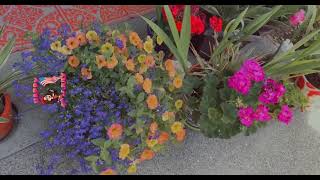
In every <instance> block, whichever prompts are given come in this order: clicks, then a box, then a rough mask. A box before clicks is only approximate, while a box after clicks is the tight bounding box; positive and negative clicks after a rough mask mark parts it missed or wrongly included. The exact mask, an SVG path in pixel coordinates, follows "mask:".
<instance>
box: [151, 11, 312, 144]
mask: <svg viewBox="0 0 320 180" xmlns="http://www.w3.org/2000/svg"><path fill="white" fill-rule="evenodd" d="M281 8H282V6H274V7H272V9H271V10H270V11H268V12H266V13H264V14H262V15H261V16H259V17H256V18H254V19H253V20H251V21H250V22H249V24H248V25H246V26H244V27H242V28H241V29H239V27H238V26H239V25H240V23H241V22H242V21H243V19H244V17H245V15H246V13H247V12H248V8H246V9H245V10H244V11H242V12H241V13H240V15H238V16H237V17H236V18H235V19H234V20H232V21H230V22H229V23H228V24H227V25H226V27H227V28H226V29H225V30H224V33H223V37H222V39H221V40H218V39H216V41H218V42H219V43H217V46H215V47H213V53H212V55H211V57H210V59H209V61H206V60H204V59H203V58H202V57H201V56H200V55H199V54H197V51H196V50H195V49H194V48H192V51H193V52H194V54H195V56H196V61H195V62H197V63H196V64H194V65H193V66H191V69H189V70H187V71H185V72H187V73H186V76H185V86H184V88H183V89H182V91H184V92H185V93H186V94H187V96H186V99H187V100H189V101H187V102H186V104H187V107H188V106H189V107H190V108H188V110H189V112H191V113H192V114H189V115H190V116H193V114H195V116H194V117H193V118H190V120H191V121H189V122H187V125H188V126H190V127H192V128H193V129H196V130H201V131H202V132H203V133H204V134H205V135H207V136H209V137H220V138H230V137H231V136H233V135H235V134H237V133H239V132H243V131H245V132H246V133H247V134H248V133H250V132H253V131H255V130H256V127H259V126H260V125H261V124H263V123H257V124H255V123H253V126H252V127H251V126H250V128H247V127H246V125H245V124H242V125H241V124H240V122H241V117H240V118H238V117H236V116H237V114H239V113H240V112H239V111H240V109H241V108H240V109H239V107H241V106H238V105H240V104H242V103H243V105H244V107H248V104H247V103H249V104H250V103H253V104H251V105H250V107H257V103H259V102H260V100H259V98H258V96H262V95H261V93H262V92H263V90H261V87H264V85H261V83H260V87H259V86H257V87H256V88H257V89H255V90H254V91H253V92H254V95H252V97H256V98H254V100H253V99H251V100H249V99H246V97H240V96H239V95H235V96H230V97H223V96H224V94H228V93H229V94H230V89H232V85H227V83H226V82H227V80H226V79H230V78H232V77H233V76H235V75H232V74H234V73H236V72H237V71H238V70H239V69H245V68H240V67H241V64H242V63H243V62H247V60H248V59H255V60H258V61H259V63H257V62H256V63H255V64H256V67H257V68H260V69H261V72H262V73H264V74H266V76H265V77H270V78H272V79H275V81H274V80H272V81H271V82H272V83H271V84H274V85H275V86H279V87H285V89H287V92H286V93H285V94H284V95H282V98H283V99H278V100H279V101H277V102H276V103H275V104H276V105H277V106H273V107H269V109H270V110H271V111H272V112H273V113H274V112H281V111H282V109H283V108H282V107H281V106H282V105H284V104H287V106H286V105H285V106H286V108H284V109H286V110H287V111H286V112H289V111H291V110H290V108H291V107H300V106H304V102H305V98H304V96H303V95H302V94H301V93H300V94H299V91H297V89H296V88H295V87H294V85H293V84H292V83H290V81H286V80H287V79H288V78H290V77H292V75H297V74H299V73H302V74H306V73H308V72H310V71H313V70H315V68H317V67H311V66H309V65H311V64H312V63H314V62H317V65H318V61H316V60H314V61H312V60H311V59H303V58H305V57H306V56H303V55H301V54H300V55H299V56H298V55H297V53H296V52H294V50H295V49H296V48H299V47H301V46H302V45H303V44H305V42H307V41H309V40H310V39H311V38H313V37H314V35H316V34H317V33H318V31H315V32H312V33H311V34H310V35H308V36H307V37H305V38H303V39H301V40H300V41H298V42H297V43H296V44H295V45H294V46H293V48H289V50H288V51H281V50H282V49H283V46H280V47H279V50H278V51H276V52H275V53H274V54H273V56H271V58H270V57H269V58H267V59H268V60H267V61H265V60H263V61H262V60H261V59H262V58H261V57H254V56H250V53H242V54H240V50H241V47H243V45H242V43H243V41H244V40H246V39H247V38H248V37H250V36H252V34H254V33H255V32H257V31H258V30H259V29H260V28H261V27H263V26H264V25H266V24H267V23H268V22H269V20H270V19H271V18H272V17H274V16H275V15H277V16H280V15H281V14H280V15H279V12H281ZM166 9H168V10H166ZM165 10H166V14H167V15H168V22H169V24H170V21H171V24H173V23H174V18H173V17H172V15H171V13H170V10H169V8H166V6H165ZM187 19H189V17H187ZM147 22H148V21H147ZM148 23H149V24H152V22H148ZM153 26H154V25H153ZM151 27H152V26H151ZM152 28H153V30H154V31H155V32H156V33H157V34H158V35H161V37H164V36H165V35H164V32H161V29H160V28H156V27H152ZM174 31H177V30H174V29H173V28H171V32H172V34H175V32H174ZM234 32H237V33H234ZM164 42H165V43H166V44H167V45H168V44H169V46H168V47H169V48H170V46H172V45H171V44H172V43H171V42H170V40H168V39H166V40H164ZM315 47H317V44H316V43H314V44H313V48H309V49H304V51H300V53H301V52H304V53H306V54H307V52H309V51H311V52H313V51H314V50H315V49H314V48H315ZM170 49H173V48H170ZM306 54H304V55H306ZM289 57H298V58H295V61H292V59H290V60H289V59H288V58H289ZM177 59H178V60H179V58H177ZM186 59H187V58H186ZM280 61H281V62H282V63H279V64H276V63H275V62H280ZM300 61H301V62H302V64H299V63H298V62H300ZM179 62H181V60H179ZM249 62H250V61H249ZM261 63H262V66H260V64H261ZM259 66H260V67H259ZM279 66H280V67H279ZM282 69H284V70H286V71H282ZM236 74H239V73H236ZM208 76H209V77H210V78H208ZM244 76H249V75H248V73H246V75H244ZM214 77H216V78H214ZM214 79H218V80H217V81H214ZM244 79H248V78H245V77H244ZM228 81H229V80H228ZM247 82H248V83H249V84H251V83H250V80H248V81H247ZM262 82H264V83H262V84H266V83H267V80H263V81H262ZM257 84H259V83H257ZM267 84H268V83H267ZM279 84H280V85H279ZM250 87H251V86H250ZM248 89H250V88H248ZM262 89H265V88H262ZM259 90H261V91H259ZM219 91H221V93H219ZM211 92H216V93H211ZM262 94H263V93H262ZM220 96H222V97H220ZM232 97H233V98H235V99H229V98H232ZM223 98H227V99H223ZM199 99H200V100H199ZM219 99H220V100H219ZM247 101H249V102H247ZM226 102H227V105H226V106H224V105H225V103H226ZM232 102H233V103H232ZM237 102H238V103H237ZM281 103H284V104H282V105H281ZM237 104H238V105H237ZM280 105H281V106H280ZM229 106H230V107H231V106H233V107H232V108H229ZM280 107H281V108H280ZM209 109H210V112H208V111H209ZM230 109H231V110H232V111H230ZM253 109H254V108H253ZM253 109H252V108H250V111H251V110H252V111H254V110H253ZM264 109H265V108H264ZM187 112H188V111H187ZM240 114H241V113H240ZM289 114H290V113H289ZM225 116H229V117H226V118H224V117H225ZM224 119H225V120H224ZM226 119H229V120H230V121H229V120H226ZM250 119H251V120H252V118H250ZM239 120H240V121H239ZM250 122H252V121H250Z"/></svg>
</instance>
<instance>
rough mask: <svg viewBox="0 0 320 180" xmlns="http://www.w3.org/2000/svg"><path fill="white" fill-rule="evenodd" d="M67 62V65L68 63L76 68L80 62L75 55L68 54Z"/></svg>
mask: <svg viewBox="0 0 320 180" xmlns="http://www.w3.org/2000/svg"><path fill="white" fill-rule="evenodd" d="M68 63H69V65H70V66H71V67H73V68H77V67H78V66H79V64H80V61H79V59H78V58H77V57H76V56H70V57H69V58H68Z"/></svg>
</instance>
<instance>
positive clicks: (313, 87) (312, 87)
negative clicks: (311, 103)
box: [302, 75, 320, 91]
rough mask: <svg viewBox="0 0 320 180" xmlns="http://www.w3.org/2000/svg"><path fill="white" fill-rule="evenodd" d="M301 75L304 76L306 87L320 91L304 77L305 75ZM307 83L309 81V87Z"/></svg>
mask: <svg viewBox="0 0 320 180" xmlns="http://www.w3.org/2000/svg"><path fill="white" fill-rule="evenodd" d="M302 77H303V78H304V80H305V82H306V85H307V87H308V88H310V89H314V90H316V91H320V89H319V88H317V87H315V86H314V85H313V84H312V83H311V82H310V81H309V80H308V78H307V77H306V75H303V76H302ZM307 83H309V85H310V86H311V87H310V86H309V85H308V84H307Z"/></svg>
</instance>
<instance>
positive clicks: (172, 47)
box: [141, 16, 188, 72]
mask: <svg viewBox="0 0 320 180" xmlns="http://www.w3.org/2000/svg"><path fill="white" fill-rule="evenodd" d="M141 18H142V19H143V20H145V21H146V23H147V24H148V25H149V26H150V27H151V29H152V30H153V31H154V32H155V33H156V34H157V35H158V36H159V37H160V38H161V39H162V40H163V42H164V43H165V44H166V45H167V47H168V48H169V49H170V51H171V52H172V54H173V55H174V56H175V58H177V60H178V61H179V63H180V64H181V65H182V67H183V70H184V72H187V70H188V66H187V59H183V57H182V55H181V54H180V52H179V51H178V48H177V47H176V46H175V45H174V43H173V42H172V41H171V39H170V38H169V36H168V35H167V34H166V33H165V32H164V31H163V30H162V29H161V28H160V27H159V26H158V25H156V24H155V23H154V22H152V21H151V20H149V19H147V18H145V17H142V16H141Z"/></svg>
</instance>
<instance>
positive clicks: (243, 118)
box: [238, 107, 254, 127]
mask: <svg viewBox="0 0 320 180" xmlns="http://www.w3.org/2000/svg"><path fill="white" fill-rule="evenodd" d="M238 117H239V119H240V122H241V124H243V125H245V126H246V127H250V126H251V125H252V123H253V120H254V111H253V108H252V107H247V108H240V109H239V111H238Z"/></svg>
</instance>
